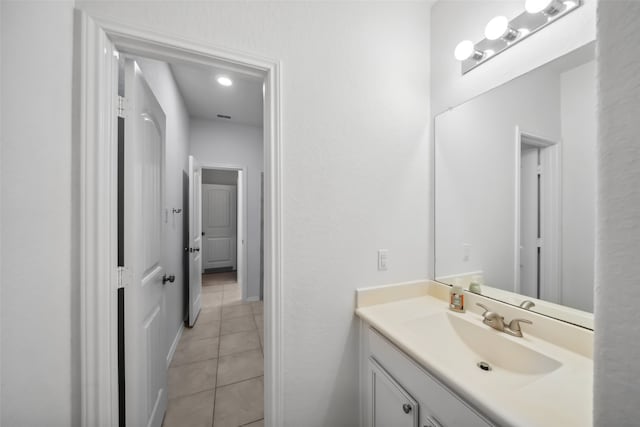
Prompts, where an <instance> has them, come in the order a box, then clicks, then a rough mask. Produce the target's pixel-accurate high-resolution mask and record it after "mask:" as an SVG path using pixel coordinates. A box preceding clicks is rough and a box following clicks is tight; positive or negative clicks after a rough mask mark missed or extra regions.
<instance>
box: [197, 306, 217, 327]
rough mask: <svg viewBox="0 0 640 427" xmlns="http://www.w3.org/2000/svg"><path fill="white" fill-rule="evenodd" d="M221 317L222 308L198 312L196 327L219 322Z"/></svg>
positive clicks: (209, 308)
mask: <svg viewBox="0 0 640 427" xmlns="http://www.w3.org/2000/svg"><path fill="white" fill-rule="evenodd" d="M221 315H222V307H216V308H211V307H206V308H203V309H202V310H200V314H199V315H198V319H197V320H196V326H197V325H201V324H203V323H211V322H213V321H218V320H220V317H221Z"/></svg>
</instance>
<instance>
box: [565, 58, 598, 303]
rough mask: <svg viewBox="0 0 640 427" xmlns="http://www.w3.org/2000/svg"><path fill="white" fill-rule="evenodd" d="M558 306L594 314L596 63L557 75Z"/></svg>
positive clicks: (592, 62)
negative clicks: (559, 133) (559, 173)
mask: <svg viewBox="0 0 640 427" xmlns="http://www.w3.org/2000/svg"><path fill="white" fill-rule="evenodd" d="M560 87H561V94H560V97H561V98H560V105H561V117H562V145H561V148H562V258H561V259H562V284H563V286H562V301H561V302H562V304H564V305H568V306H570V307H574V308H578V309H580V310H585V311H589V312H593V280H594V277H593V266H594V256H595V225H596V222H595V216H596V135H597V126H596V122H597V113H596V107H597V102H596V63H595V61H591V62H589V63H587V64H584V65H581V66H579V67H577V68H574V69H572V70H570V71H567V72H565V73H563V74H562V75H561V76H560Z"/></svg>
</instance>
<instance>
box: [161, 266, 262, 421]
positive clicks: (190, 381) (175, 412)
mask: <svg viewBox="0 0 640 427" xmlns="http://www.w3.org/2000/svg"><path fill="white" fill-rule="evenodd" d="M263 339H264V338H263V314H262V302H253V303H245V302H242V300H241V299H240V287H239V285H238V283H236V275H235V272H230V273H215V274H204V275H203V276H202V311H201V312H200V316H199V317H198V320H197V322H196V325H195V326H194V327H193V328H192V329H189V328H185V330H184V332H183V334H182V338H181V339H180V342H179V343H178V348H177V349H176V352H175V355H174V356H173V361H172V362H171V366H170V367H169V404H168V406H167V413H166V415H165V419H164V422H163V424H162V425H163V427H177V426H179V427H196V426H197V427H200V426H202V427H239V426H243V427H245V426H246V427H258V426H264V420H263V418H264V377H263V366H264V356H263V351H262V347H263V345H262V343H263Z"/></svg>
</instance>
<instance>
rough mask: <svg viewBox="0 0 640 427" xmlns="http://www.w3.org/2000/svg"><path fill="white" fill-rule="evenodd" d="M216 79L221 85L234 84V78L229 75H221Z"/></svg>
mask: <svg viewBox="0 0 640 427" xmlns="http://www.w3.org/2000/svg"><path fill="white" fill-rule="evenodd" d="M216 81H217V82H218V84H220V85H221V86H231V85H232V84H233V80H231V79H230V78H229V77H227V76H219V77H218V78H217V79H216Z"/></svg>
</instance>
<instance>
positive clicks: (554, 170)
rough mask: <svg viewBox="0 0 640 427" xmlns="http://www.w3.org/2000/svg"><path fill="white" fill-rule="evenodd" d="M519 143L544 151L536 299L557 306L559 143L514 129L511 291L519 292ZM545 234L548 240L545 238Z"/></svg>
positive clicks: (559, 281)
mask: <svg viewBox="0 0 640 427" xmlns="http://www.w3.org/2000/svg"><path fill="white" fill-rule="evenodd" d="M522 144H528V145H531V146H537V147H540V148H544V150H543V151H542V161H543V164H544V165H546V167H547V170H546V171H545V174H544V175H543V179H544V182H543V183H542V185H543V186H544V187H545V188H546V189H547V191H545V192H544V195H543V197H542V200H541V203H542V206H543V207H542V211H544V215H543V220H542V223H541V227H542V230H543V239H544V247H545V249H546V250H545V251H544V253H543V255H542V266H541V270H540V282H541V286H540V299H543V300H545V301H551V302H557V303H560V302H561V301H560V299H561V295H562V269H561V268H560V266H561V265H562V259H561V258H562V181H561V180H562V173H561V167H562V166H561V165H562V163H561V141H559V140H557V139H554V138H548V137H544V136H540V135H536V134H534V133H531V132H526V131H523V130H522V128H521V127H520V126H516V137H515V165H516V167H515V180H514V182H515V206H514V209H515V217H514V248H513V249H514V266H513V271H514V290H513V291H514V292H515V293H518V294H519V293H520V227H521V221H520V209H521V206H520V203H521V197H520V191H521V190H520V185H521V183H520V181H521V173H520V166H521V155H522ZM547 235H550V236H552V237H551V238H548V237H545V236H547Z"/></svg>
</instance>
